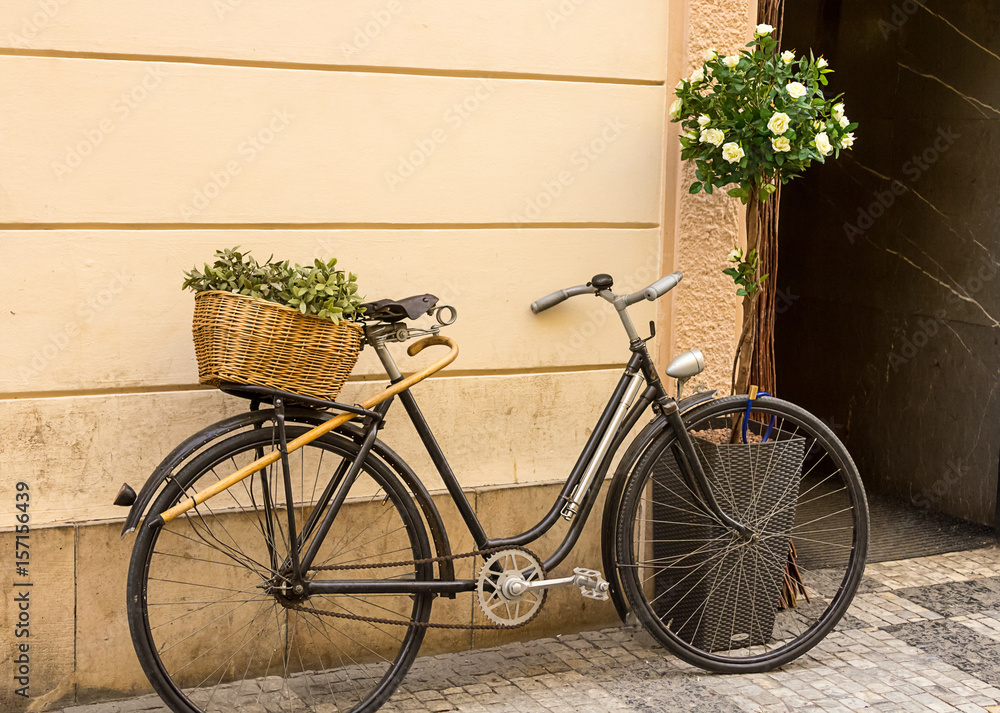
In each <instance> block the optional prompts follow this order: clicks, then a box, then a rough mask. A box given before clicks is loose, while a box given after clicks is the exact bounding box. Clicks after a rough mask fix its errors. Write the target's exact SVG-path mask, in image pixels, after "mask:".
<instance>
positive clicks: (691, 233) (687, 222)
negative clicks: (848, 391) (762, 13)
mask: <svg viewBox="0 0 1000 713" xmlns="http://www.w3.org/2000/svg"><path fill="white" fill-rule="evenodd" d="M755 12H756V2H755V1H754V0H691V1H690V3H689V12H688V17H687V23H686V26H685V36H684V41H685V42H686V48H687V49H686V52H685V55H684V60H683V65H682V67H681V68H680V72H679V73H677V76H675V77H669V78H668V79H667V84H668V86H672V85H673V84H676V82H677V80H678V79H679V78H680V76H681V74H683V76H687V75H688V74H690V73H691V71H692V70H693V69H694V68H695V67H697V66H699V65H700V64H701V62H702V59H701V57H702V55H703V54H704V52H705V50H707V49H709V48H710V47H714V48H715V49H717V50H719V51H720V52H723V51H725V52H734V51H736V50H738V49H739V48H740V47H742V46H743V45H744V44H746V42H747V39H748V36H749V34H750V26H751V24H750V23H751V20H750V18H751V17H752V16H753V15H754V14H755ZM674 128H675V129H676V125H674ZM668 140H669V141H676V131H675V132H674V133H673V134H672V135H671V136H670V137H669V138H668ZM668 170H669V167H668ZM675 180H676V181H677V184H676V190H677V193H678V195H679V199H678V200H677V210H676V216H675V221H676V222H675V231H676V233H675V235H676V237H675V240H674V247H673V249H674V253H675V255H674V264H675V265H676V269H679V270H681V271H682V272H683V273H684V282H683V283H682V284H683V285H684V287H685V289H683V290H679V291H678V292H677V294H676V296H675V297H674V302H673V319H672V321H673V337H672V342H673V348H672V350H671V351H672V353H674V354H677V353H679V352H681V351H684V350H686V349H690V348H692V347H697V348H699V349H701V350H702V352H704V354H705V361H706V369H705V372H704V374H703V375H702V376H701V377H699V379H696V380H695V381H700V382H701V383H705V384H707V385H709V386H711V387H712V388H719V389H723V390H725V391H728V389H729V384H730V373H731V370H732V359H733V351H734V345H735V340H736V332H737V325H738V321H739V315H740V302H739V298H737V297H736V290H735V288H734V286H733V283H732V281H731V280H730V279H729V278H728V277H726V276H725V275H723V274H722V270H723V269H724V268H725V266H726V265H725V259H726V255H727V253H728V252H729V251H730V250H731V249H732V247H733V245H735V244H739V243H740V242H741V241H743V240H744V239H745V236H744V233H745V227H744V224H743V216H744V210H743V208H742V206H740V204H739V202H738V201H736V200H735V199H733V198H730V197H728V196H726V195H725V193H716V194H715V195H712V196H709V195H706V194H704V193H699V194H698V195H690V194H689V193H688V191H687V189H688V187H689V186H690V185H691V183H692V182H694V180H695V178H694V167H693V166H689V165H683V164H682V165H681V166H680V167H679V169H678V178H676V179H675Z"/></svg>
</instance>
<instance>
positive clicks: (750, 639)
mask: <svg viewBox="0 0 1000 713" xmlns="http://www.w3.org/2000/svg"><path fill="white" fill-rule="evenodd" d="M745 405H746V399H745V398H744V399H729V400H726V401H725V402H721V403H717V404H712V405H711V407H709V408H708V409H704V408H703V409H701V410H700V411H699V412H697V413H696V414H693V415H692V416H691V418H692V419H693V422H692V423H691V424H690V425H689V430H690V431H691V432H693V433H697V434H698V437H697V438H696V449H697V451H698V454H699V458H700V460H701V461H702V465H703V467H704V469H705V471H706V476H707V477H708V480H709V482H710V483H711V485H712V489H713V492H714V494H715V496H716V499H717V500H718V502H719V505H720V507H721V508H722V509H723V510H724V511H725V512H726V513H727V514H729V515H731V516H735V519H737V520H738V521H740V522H742V523H745V524H747V525H749V526H750V529H751V534H750V536H749V537H743V536H739V535H738V534H737V533H734V532H731V531H729V530H728V529H727V528H725V527H724V526H722V524H721V523H720V522H718V518H716V517H715V516H714V515H712V514H711V513H710V510H709V509H708V508H707V507H706V506H705V505H703V498H701V497H699V496H698V495H696V494H695V493H694V492H692V490H691V488H690V487H689V486H688V484H687V482H686V480H685V479H684V478H683V476H682V474H681V468H680V467H679V456H678V449H677V446H676V444H675V442H674V441H673V440H672V439H671V441H670V442H669V443H668V442H667V441H666V440H665V439H661V441H660V442H659V443H658V444H655V445H654V446H652V447H651V448H650V451H648V452H647V453H646V454H645V455H644V457H643V459H642V460H641V461H640V463H639V465H638V466H637V470H636V472H637V474H638V477H637V478H636V479H635V482H634V483H632V484H631V485H630V489H629V495H628V497H627V502H626V504H625V510H626V511H628V514H629V517H630V518H631V519H630V520H629V521H630V522H631V523H632V524H631V527H630V528H627V529H628V532H627V533H623V536H624V538H625V540H626V541H625V542H623V543H621V546H622V547H623V552H622V555H623V556H622V557H620V561H625V562H626V563H632V564H630V565H627V566H625V567H623V568H622V570H621V573H622V576H623V577H625V578H627V579H629V580H630V581H629V586H628V587H627V590H628V591H629V592H630V598H632V599H633V600H634V601H633V604H634V606H637V608H638V609H640V610H642V613H643V614H644V616H641V617H640V618H642V619H643V621H644V623H646V624H647V626H649V627H650V628H651V630H652V632H653V633H654V634H655V635H657V637H658V638H660V640H661V641H663V643H665V644H666V645H668V646H669V647H670V648H671V649H673V650H674V651H675V652H676V653H678V654H679V655H681V656H682V657H684V658H685V659H687V660H688V661H689V662H692V663H695V664H698V665H702V666H707V667H709V668H718V669H728V668H730V667H731V668H732V669H734V670H735V669H743V670H752V669H758V670H764V669H767V668H772V667H773V666H777V665H781V664H782V663H784V662H787V661H789V660H791V659H793V658H795V657H796V656H798V655H801V654H802V653H804V652H805V651H806V650H807V649H808V648H810V647H811V646H813V645H815V644H816V643H817V642H818V641H819V640H820V639H822V637H823V636H824V635H825V634H826V633H827V632H828V631H829V629H831V628H832V627H833V626H834V625H835V624H836V622H837V620H838V619H839V618H840V617H841V616H842V615H843V613H844V611H845V610H846V608H847V606H848V604H849V603H850V599H851V597H852V596H853V592H854V590H855V589H856V587H857V584H858V582H859V581H860V576H861V573H862V570H863V565H864V555H865V547H866V543H867V507H866V504H865V501H864V494H863V491H862V490H861V487H860V481H859V480H858V479H857V477H856V469H855V467H854V464H853V462H852V461H851V460H850V456H849V455H848V454H847V452H846V450H844V449H843V446H842V445H841V444H840V443H839V441H837V440H836V438H835V437H834V436H833V434H832V433H831V432H830V431H829V429H827V428H826V427H825V426H823V424H822V423H820V422H818V421H816V420H815V419H814V418H813V417H811V416H809V415H808V414H806V413H805V412H802V411H801V410H800V409H796V408H795V407H792V406H791V405H790V404H786V403H785V402H780V401H778V400H776V399H760V400H758V401H756V402H755V405H754V408H753V410H752V413H751V418H750V420H749V422H748V423H749V426H750V427H749V429H748V431H749V438H748V440H749V441H751V442H752V441H753V440H755V439H754V433H756V434H757V436H758V437H760V436H763V435H765V434H767V435H768V439H767V441H765V442H764V443H763V444H752V445H751V444H744V443H742V438H741V436H740V433H739V432H740V430H741V429H740V428H738V427H737V430H736V433H737V439H738V440H739V441H740V442H739V443H737V444H734V445H731V444H729V443H728V441H729V440H730V436H731V433H732V429H733V427H734V426H739V424H740V422H741V420H742V418H743V412H744V408H745ZM699 414H700V415H699ZM769 426H770V427H771V431H770V433H768V427H769ZM712 440H721V441H723V442H722V443H719V444H716V443H712V442H711V441H712ZM790 545H791V546H793V547H794V552H795V557H794V563H792V558H791V557H790V553H791V547H790ZM792 601H794V605H792Z"/></svg>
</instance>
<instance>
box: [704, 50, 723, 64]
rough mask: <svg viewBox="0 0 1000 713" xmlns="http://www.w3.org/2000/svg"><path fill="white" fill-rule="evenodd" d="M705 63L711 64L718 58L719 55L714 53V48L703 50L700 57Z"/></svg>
mask: <svg viewBox="0 0 1000 713" xmlns="http://www.w3.org/2000/svg"><path fill="white" fill-rule="evenodd" d="M702 57H703V58H704V60H705V61H706V62H711V61H712V60H714V59H718V58H719V53H718V52H716V51H715V49H714V48H712V49H707V50H705V54H704V55H702Z"/></svg>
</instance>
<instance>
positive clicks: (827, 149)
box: [816, 131, 833, 156]
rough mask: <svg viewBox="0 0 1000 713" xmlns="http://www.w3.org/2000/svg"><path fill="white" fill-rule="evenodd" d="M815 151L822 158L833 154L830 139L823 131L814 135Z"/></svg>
mask: <svg viewBox="0 0 1000 713" xmlns="http://www.w3.org/2000/svg"><path fill="white" fill-rule="evenodd" d="M816 150H817V151H819V152H820V153H821V154H823V155H824V156H829V155H830V154H831V153H833V144H831V143H830V137H829V136H827V135H826V132H825V131H821V132H819V133H818V134H816Z"/></svg>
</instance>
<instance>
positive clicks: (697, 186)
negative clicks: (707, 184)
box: [688, 181, 702, 193]
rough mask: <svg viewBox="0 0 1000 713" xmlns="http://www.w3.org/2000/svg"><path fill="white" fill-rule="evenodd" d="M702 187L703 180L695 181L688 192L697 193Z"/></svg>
mask: <svg viewBox="0 0 1000 713" xmlns="http://www.w3.org/2000/svg"><path fill="white" fill-rule="evenodd" d="M701 189H702V184H701V182H700V181H695V182H694V183H692V184H691V187H690V188H689V189H688V193H697V192H698V191H700V190H701Z"/></svg>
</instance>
